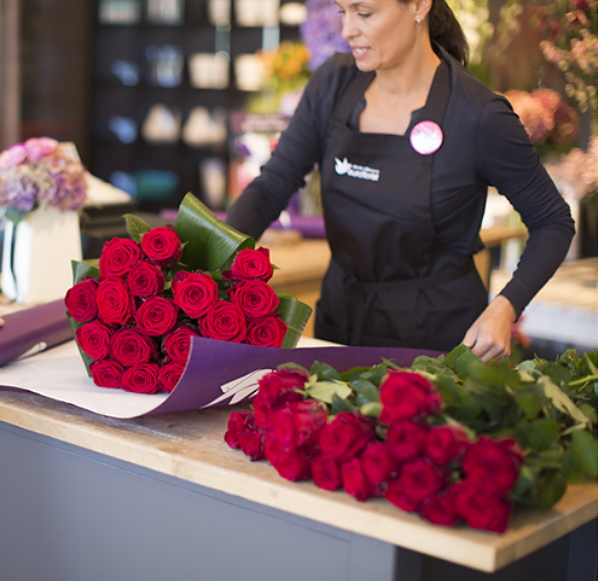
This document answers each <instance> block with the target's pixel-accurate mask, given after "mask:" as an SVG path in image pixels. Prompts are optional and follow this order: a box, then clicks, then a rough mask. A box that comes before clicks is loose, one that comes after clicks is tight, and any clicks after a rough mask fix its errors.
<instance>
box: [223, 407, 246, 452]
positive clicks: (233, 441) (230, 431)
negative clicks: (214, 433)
mask: <svg viewBox="0 0 598 581" xmlns="http://www.w3.org/2000/svg"><path fill="white" fill-rule="evenodd" d="M250 419H251V413H250V412H247V411H242V412H231V414H230V416H229V417H228V423H227V424H226V433H225V434H224V441H225V442H226V443H227V444H228V445H229V446H230V447H231V448H239V447H240V446H241V444H240V443H239V437H240V436H241V432H242V431H243V428H244V427H245V425H246V424H247V422H249V421H250Z"/></svg>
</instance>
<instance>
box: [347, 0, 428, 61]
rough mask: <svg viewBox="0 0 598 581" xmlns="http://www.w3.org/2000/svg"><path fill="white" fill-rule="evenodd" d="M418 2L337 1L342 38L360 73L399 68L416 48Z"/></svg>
mask: <svg viewBox="0 0 598 581" xmlns="http://www.w3.org/2000/svg"><path fill="white" fill-rule="evenodd" d="M417 4H418V3H417V2H409V3H403V2H399V0H336V5H337V6H338V8H339V12H340V13H341V14H342V20H343V30H342V35H343V38H345V39H346V40H347V41H348V42H349V44H350V46H351V49H352V51H353V56H354V57H355V62H356V64H357V67H358V68H359V69H360V70H361V71H364V72H366V71H374V70H375V71H382V70H388V69H392V68H394V67H396V66H400V65H401V64H402V63H403V62H404V61H405V60H406V59H407V58H408V57H409V55H410V53H411V51H414V50H415V48H416V44H415V40H416V29H415V27H416V26H422V25H423V24H419V25H418V24H416V22H415V17H416V10H417Z"/></svg>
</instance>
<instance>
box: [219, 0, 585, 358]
mask: <svg viewBox="0 0 598 581" xmlns="http://www.w3.org/2000/svg"><path fill="white" fill-rule="evenodd" d="M336 4H337V6H338V8H339V12H340V13H341V15H342V22H343V29H342V35H343V37H344V38H345V39H347V41H348V42H349V44H350V46H351V50H352V53H350V54H336V55H334V56H333V57H332V58H331V59H329V60H328V61H327V62H326V63H325V64H324V65H322V66H321V67H320V68H319V69H318V70H317V72H316V73H315V75H314V76H313V77H312V79H311V81H310V82H309V84H308V86H307V88H306V90H305V94H304V96H303V98H302V100H301V103H300V104H299V107H298V108H297V111H296V113H295V116H294V117H293V119H292V120H291V122H290V125H289V127H288V129H287V130H286V132H285V133H284V134H283V135H282V137H281V139H280V142H279V144H278V147H277V148H276V150H275V152H274V154H273V156H272V158H271V160H270V161H269V162H268V163H267V164H266V165H265V166H264V167H263V168H262V172H261V175H260V176H259V177H257V178H256V179H255V180H254V181H253V182H252V183H251V184H250V185H249V186H248V187H247V188H246V190H245V191H244V193H243V195H242V196H241V197H240V198H239V199H238V201H237V202H236V203H235V204H234V205H233V206H232V208H231V210H230V213H229V216H228V222H229V224H231V225H232V226H234V227H235V228H237V229H239V230H241V231H243V232H245V233H247V234H250V235H252V236H254V237H255V238H258V237H259V236H260V235H261V234H262V232H263V231H264V230H265V229H266V228H267V227H268V225H269V224H270V223H271V222H273V221H274V220H275V219H276V218H277V217H278V215H279V213H280V212H281V211H282V210H283V209H284V208H285V207H286V205H287V203H288V200H289V198H290V196H291V195H292V194H293V193H294V192H295V191H297V189H298V188H299V187H300V186H301V185H302V183H303V176H305V175H306V174H307V173H308V172H309V171H310V170H311V168H312V167H313V165H314V164H315V163H317V164H318V165H319V168H320V172H321V175H322V203H323V208H324V219H325V224H326V233H327V237H328V241H329V244H330V248H331V251H332V260H331V263H330V266H329V269H328V272H327V273H326V276H325V278H324V282H323V286H322V295H321V298H320V301H319V302H318V305H317V312H316V336H317V337H319V338H322V339H327V340H330V341H334V342H338V343H344V344H352V345H373V346H398V347H412V348H420V349H435V350H450V349H452V348H453V347H454V346H456V345H457V344H459V343H464V344H465V345H467V346H469V347H471V348H472V350H473V352H474V353H475V354H476V355H478V356H480V357H481V358H482V359H483V360H484V361H488V360H489V359H491V358H495V359H496V358H500V357H502V356H506V355H508V354H509V350H510V329H511V325H512V323H513V322H514V321H515V320H516V319H517V317H518V316H519V314H520V313H521V312H522V310H523V309H524V307H525V306H526V305H527V303H528V302H529V301H530V300H531V299H532V297H533V296H534V295H535V294H536V293H537V291H538V290H539V289H540V288H541V287H542V286H543V285H544V284H545V283H546V281H547V280H548V279H549V278H550V277H551V276H552V274H553V273H554V271H555V270H556V268H557V267H558V266H559V264H560V263H561V261H562V260H563V258H564V256H565V254H566V252H567V249H568V247H569V243H570V241H571V238H572V236H573V233H574V226H573V221H572V219H571V216H570V212H569V208H568V206H567V205H566V203H565V202H564V201H563V199H562V197H561V196H560V194H559V193H558V191H557V189H556V188H555V186H554V184H553V183H552V181H551V180H550V178H549V177H548V175H547V173H546V171H545V170H544V168H543V166H542V165H541V163H540V160H539V158H538V156H537V154H536V151H535V150H534V147H533V146H532V144H531V143H530V141H529V138H528V136H527V134H526V132H525V129H524V128H523V126H522V125H521V123H520V121H519V119H518V117H517V116H516V115H515V114H514V113H513V111H512V109H511V107H510V105H509V104H508V102H507V101H506V100H505V99H504V98H503V97H501V96H498V95H496V94H495V93H493V92H492V91H490V90H489V89H488V88H486V87H485V86H484V85H483V84H481V83H480V82H479V81H478V80H476V79H475V78H474V77H473V76H472V75H471V74H470V73H469V72H468V71H467V70H466V68H465V65H466V64H467V51H468V48H467V44H466V41H465V38H464V35H463V32H462V30H461V27H460V26H459V24H458V22H457V21H456V19H455V17H454V15H453V13H452V11H451V10H450V8H449V7H448V5H447V4H446V2H445V0H361V1H354V0H338V1H337V2H336ZM488 186H495V187H496V188H497V189H498V191H499V192H500V193H501V194H503V195H505V196H506V197H507V198H508V199H509V200H510V201H511V203H512V204H513V206H514V207H515V209H516V210H517V211H518V212H519V213H520V214H521V216H522V219H523V221H524V222H525V224H526V226H527V228H528V231H529V239H528V242H527V245H526V248H525V251H524V253H523V255H522V257H521V261H520V263H519V265H518V268H517V270H516V272H515V273H514V274H513V277H512V279H511V280H510V282H509V283H508V284H507V285H506V286H505V288H504V289H502V291H501V292H500V294H499V295H498V296H496V297H495V298H494V299H493V300H492V301H491V302H490V304H488V299H487V291H486V289H485V288H484V285H483V284H482V281H481V280H480V277H479V275H478V273H477V271H476V269H475V267H474V262H473V255H474V254H475V253H476V252H477V251H479V250H480V249H481V242H480V238H479V230H480V226H481V221H482V215H483V212H484V205H485V201H486V193H487V189H488Z"/></svg>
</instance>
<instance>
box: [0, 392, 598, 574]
mask: <svg viewBox="0 0 598 581" xmlns="http://www.w3.org/2000/svg"><path fill="white" fill-rule="evenodd" d="M239 407H241V406H237V408H212V409H206V410H196V411H189V412H179V413H175V414H163V415H158V416H145V417H142V418H138V419H133V420H116V419H111V418H107V417H104V416H100V415H96V414H93V413H91V412H87V411H85V410H81V409H79V408H76V407H74V406H71V405H68V404H64V403H60V402H57V401H54V400H51V399H47V398H44V397H42V396H38V395H35V394H33V393H29V392H8V391H0V421H3V422H6V423H8V424H11V425H13V426H18V427H20V428H23V429H25V430H29V431H31V432H34V433H37V434H42V435H45V436H49V437H51V438H55V439H57V440H60V441H63V442H67V443H69V444H73V445H75V446H80V447H82V448H85V449H87V450H91V451H94V452H98V453H100V454H105V455H107V456H110V457H113V458H116V459H119V460H123V461H126V462H130V463H133V464H135V465H138V466H142V467H144V468H148V469H151V470H155V471H157V472H160V473H164V474H167V475H170V476H174V477H177V478H181V479H183V480H185V481H189V482H192V483H195V484H198V485H201V486H206V487H208V488H212V489H215V490H218V491H221V492H224V493H227V494H230V495H233V496H237V497H242V498H244V499H247V500H250V501H254V502H257V503H260V504H262V505H266V506H269V507H273V508H276V509H280V510H282V511H285V512H288V513H292V514H296V515H299V516H302V517H305V518H308V519H312V520H314V521H319V522H323V523H326V524H329V525H332V526H336V527H339V528H341V529H345V530H348V531H351V532H355V533H358V534H361V535H365V536H369V537H373V538H376V539H379V540H382V541H386V542H389V543H392V544H395V545H398V546H401V547H405V548H408V549H411V550H414V551H418V552H421V553H424V554H427V555H431V556H434V557H438V558H441V559H446V560H448V561H452V562H455V563H459V564H461V565H465V566H468V567H472V568H475V569H479V570H482V571H487V572H492V571H494V570H496V569H498V568H500V567H502V566H504V565H507V564H509V563H511V562H513V561H515V560H517V559H519V558H521V557H523V556H525V555H527V554H529V553H531V552H533V551H535V550H536V549H538V548H540V547H542V546H545V545H547V544H548V543H550V542H552V541H553V540H555V539H557V538H559V537H561V536H563V535H564V534H566V533H568V532H570V531H572V530H574V529H576V528H578V527H579V526H581V525H582V524H584V523H586V522H589V521H590V520H591V519H593V518H595V517H596V489H595V486H593V485H590V484H588V485H576V486H570V487H569V489H568V491H567V493H566V495H565V497H564V498H563V499H561V501H560V502H559V503H558V504H557V505H556V506H555V507H554V508H553V509H552V510H550V511H547V512H540V511H532V510H527V511H521V512H520V513H518V514H517V515H516V516H515V517H514V518H513V519H512V523H511V527H510V529H509V531H508V532H507V533H505V534H504V535H497V534H492V533H486V532H479V531H473V530H469V529H466V528H455V529H448V528H443V527H439V526H433V525H431V524H429V523H427V522H425V521H423V520H422V519H420V518H419V517H417V516H415V515H412V514H408V513H404V512H402V511H400V510H399V509H397V508H396V507H394V506H392V505H391V504H390V503H388V502H386V501H384V500H382V499H375V500H368V501H367V502H365V503H360V502H357V501H356V500H354V499H353V498H352V497H350V496H348V495H347V494H345V493H344V492H341V491H338V492H327V491H324V490H321V489H319V488H317V487H316V486H315V485H314V484H313V483H311V482H302V483H291V482H288V481H286V480H284V479H282V478H281V477H279V476H278V474H277V473H276V472H275V470H274V469H273V468H272V467H271V466H270V465H269V464H268V463H267V462H265V461H262V462H250V461H249V460H248V459H247V458H246V457H245V456H244V455H243V454H242V453H241V452H240V451H238V450H232V449H231V448H229V447H228V446H227V445H226V444H225V442H224V441H223V435H224V431H225V426H226V422H227V419H228V416H229V413H230V410H231V409H239Z"/></svg>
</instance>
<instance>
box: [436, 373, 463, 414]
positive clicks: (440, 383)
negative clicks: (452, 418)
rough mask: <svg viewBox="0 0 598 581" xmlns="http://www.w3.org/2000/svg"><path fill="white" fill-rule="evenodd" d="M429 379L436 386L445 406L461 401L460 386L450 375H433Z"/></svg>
mask: <svg viewBox="0 0 598 581" xmlns="http://www.w3.org/2000/svg"><path fill="white" fill-rule="evenodd" d="M455 377H456V376H455ZM431 381H432V382H433V383H434V384H435V385H436V387H438V389H439V391H440V394H441V395H442V399H443V401H444V402H445V403H446V405H447V406H454V405H458V404H459V403H461V400H462V393H461V391H462V389H461V386H460V385H458V384H457V382H456V381H455V380H454V379H453V378H452V377H449V376H447V375H440V376H435V377H434V376H433V377H432V378H431Z"/></svg>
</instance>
